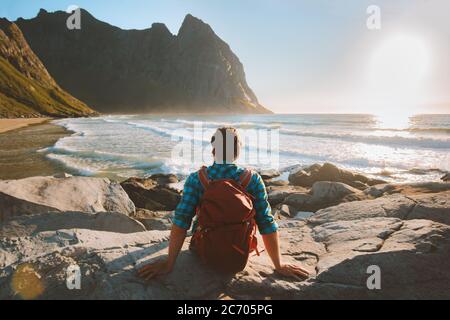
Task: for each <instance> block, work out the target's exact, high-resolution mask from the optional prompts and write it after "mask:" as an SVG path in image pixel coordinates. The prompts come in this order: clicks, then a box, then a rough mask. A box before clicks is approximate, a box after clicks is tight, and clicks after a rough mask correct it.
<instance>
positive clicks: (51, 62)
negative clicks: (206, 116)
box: [16, 10, 269, 113]
mask: <svg viewBox="0 0 450 320" xmlns="http://www.w3.org/2000/svg"><path fill="white" fill-rule="evenodd" d="M67 18H68V14H67V13H65V12H55V13H48V12H46V11H44V10H41V11H40V12H39V14H38V16H37V17H36V18H34V19H30V20H24V19H19V20H18V21H17V22H16V23H17V24H18V25H19V27H20V28H21V29H22V30H23V32H24V35H25V37H26V39H27V40H28V42H29V44H30V46H31V48H32V49H33V50H34V52H36V54H37V55H38V56H39V57H40V59H41V60H42V61H43V62H44V64H45V66H46V67H47V68H48V70H49V71H50V73H51V74H52V76H53V77H54V78H55V79H56V81H57V82H58V83H59V84H60V85H61V86H62V87H63V88H65V89H66V90H68V91H69V92H70V93H72V94H74V95H75V96H76V97H78V98H80V99H82V100H83V101H86V102H87V103H88V104H90V105H91V106H93V107H94V108H95V109H97V110H98V111H101V112H130V113H134V112H172V111H173V112H175V111H177V112H178V111H186V112H190V111H195V112H218V113H222V112H223V113H227V112H243V113H266V112H269V111H268V110H267V109H265V108H264V107H262V106H261V105H260V104H259V103H258V100H257V98H256V96H255V94H254V93H253V92H252V90H251V89H250V88H249V86H248V85H247V82H246V79H245V74H244V69H243V66H242V64H241V63H240V61H239V59H238V58H237V57H236V55H235V54H234V53H233V52H232V51H231V49H230V47H229V46H228V45H227V44H226V43H225V42H223V41H222V40H221V39H220V38H219V37H218V36H217V35H216V34H215V33H214V31H213V30H212V29H211V27H210V26H209V25H207V24H205V23H204V22H202V21H201V20H199V19H197V18H194V17H193V16H191V15H187V16H186V18H185V20H184V22H183V24H182V27H181V29H180V31H179V33H178V35H173V34H171V33H170V31H169V30H168V29H167V27H166V26H165V25H164V24H160V23H155V24H153V25H152V27H151V28H149V29H145V30H122V29H119V28H117V27H114V26H111V25H109V24H107V23H104V22H101V21H99V20H97V19H95V18H94V17H93V16H92V15H90V14H89V13H88V12H87V11H85V10H82V11H81V30H69V29H67V28H66V20H67Z"/></svg>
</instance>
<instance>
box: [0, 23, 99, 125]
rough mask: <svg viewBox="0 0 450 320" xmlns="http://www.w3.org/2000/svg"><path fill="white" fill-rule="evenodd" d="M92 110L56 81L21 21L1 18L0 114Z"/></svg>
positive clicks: (82, 112) (58, 114)
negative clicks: (39, 55) (36, 52)
mask: <svg viewBox="0 0 450 320" xmlns="http://www.w3.org/2000/svg"><path fill="white" fill-rule="evenodd" d="M90 114H94V111H93V110H92V109H90V108H89V107H88V106H86V105H85V104H84V103H82V102H81V101H79V100H77V99H75V98H74V97H72V96H71V95H70V94H68V93H67V92H65V91H64V90H62V89H61V88H60V87H59V86H58V85H57V84H56V82H55V81H54V80H53V78H52V77H51V76H50V74H49V73H48V71H47V69H46V68H45V67H44V65H43V64H42V62H41V61H40V60H39V58H38V57H37V56H36V55H35V54H34V53H33V51H32V50H31V49H30V47H29V45H28V44H27V41H26V40H25V38H24V37H23V34H22V32H21V31H20V29H19V28H18V27H17V25H15V24H14V23H11V22H10V21H8V20H6V19H0V118H5V117H6V118H10V117H11V118H12V117H40V116H53V117H73V116H85V115H90Z"/></svg>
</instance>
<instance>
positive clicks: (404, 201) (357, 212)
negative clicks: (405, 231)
mask: <svg viewBox="0 0 450 320" xmlns="http://www.w3.org/2000/svg"><path fill="white" fill-rule="evenodd" d="M414 206H415V202H414V201H413V200H411V199H409V198H407V197H405V196H403V195H390V196H386V197H382V198H378V199H375V200H364V201H354V202H347V203H342V204H339V205H337V206H333V207H329V208H325V209H322V210H319V211H317V212H316V214H315V215H314V216H312V217H311V218H310V219H309V220H308V221H309V222H310V223H312V224H323V223H326V222H333V221H352V220H359V219H367V218H377V217H391V218H398V219H406V217H407V216H408V214H409V213H410V212H411V210H412V209H413V208H414Z"/></svg>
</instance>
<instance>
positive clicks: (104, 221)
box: [0, 212, 145, 237]
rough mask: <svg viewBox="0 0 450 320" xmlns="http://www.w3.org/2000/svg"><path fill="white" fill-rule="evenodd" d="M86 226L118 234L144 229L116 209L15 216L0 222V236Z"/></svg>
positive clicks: (86, 227)
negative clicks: (96, 211) (110, 210)
mask: <svg viewBox="0 0 450 320" xmlns="http://www.w3.org/2000/svg"><path fill="white" fill-rule="evenodd" d="M60 229H90V230H100V231H110V232H118V233H133V232H142V231H145V227H144V225H143V224H142V223H140V222H139V221H137V220H135V219H132V218H130V217H128V216H126V215H124V214H122V213H118V212H99V213H93V214H86V213H84V212H49V213H42V214H37V215H24V216H16V217H12V218H9V219H6V220H5V221H3V223H2V224H0V237H7V236H21V237H23V236H28V235H32V234H36V233H39V232H42V231H56V230H60Z"/></svg>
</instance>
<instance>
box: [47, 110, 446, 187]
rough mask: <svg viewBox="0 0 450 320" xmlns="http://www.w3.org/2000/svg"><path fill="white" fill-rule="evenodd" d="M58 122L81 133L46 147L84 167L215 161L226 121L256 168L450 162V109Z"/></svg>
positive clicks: (416, 175)
mask: <svg viewBox="0 0 450 320" xmlns="http://www.w3.org/2000/svg"><path fill="white" fill-rule="evenodd" d="M55 123H56V124H58V125H60V126H63V127H65V128H67V129H69V130H71V131H73V132H74V134H73V135H71V136H69V137H64V138H62V139H60V140H59V141H58V142H57V143H56V144H55V145H54V146H53V147H50V148H46V149H44V150H41V152H44V153H45V154H46V157H47V158H48V159H50V160H52V161H58V162H60V164H63V165H64V166H65V167H66V168H67V171H68V172H71V173H75V174H81V175H92V176H108V177H112V178H118V179H122V178H127V177H130V176H147V175H151V174H154V173H168V172H170V173H176V174H181V175H186V174H188V173H189V172H191V171H193V170H197V169H198V168H199V167H200V166H201V165H202V164H203V163H206V164H209V163H211V162H212V156H211V147H210V143H209V141H210V137H211V135H212V134H213V133H214V131H215V129H216V128H217V127H219V126H224V125H227V126H234V127H236V128H238V129H239V130H240V133H241V136H242V138H243V140H244V148H243V154H242V156H241V160H240V161H239V163H240V164H242V165H246V166H250V167H254V168H257V169H268V168H276V169H279V170H281V171H283V172H287V171H288V170H292V168H295V167H299V166H307V165H311V164H313V163H323V162H331V163H334V164H336V165H338V166H341V167H344V168H347V169H351V170H354V171H357V172H361V173H364V174H368V175H371V176H374V177H381V178H383V179H386V180H389V181H404V182H412V181H425V180H438V179H439V177H440V176H441V175H442V172H444V171H448V170H450V115H416V116H411V117H404V118H398V117H397V118H389V117H388V118H380V117H377V116H374V115H331V114H329V115H312V114H304V115H291V114H290V115H248V116H156V115H111V116H102V117H96V118H78V119H62V120H56V121H55Z"/></svg>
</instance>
